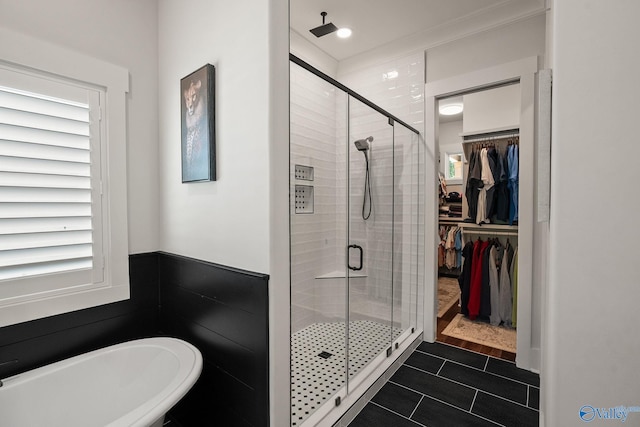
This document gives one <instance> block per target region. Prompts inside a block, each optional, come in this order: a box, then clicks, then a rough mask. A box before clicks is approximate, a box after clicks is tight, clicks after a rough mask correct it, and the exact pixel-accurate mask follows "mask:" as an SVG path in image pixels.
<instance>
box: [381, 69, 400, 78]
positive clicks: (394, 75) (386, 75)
mask: <svg viewBox="0 0 640 427" xmlns="http://www.w3.org/2000/svg"><path fill="white" fill-rule="evenodd" d="M397 78H398V72H397V71H396V70H391V71H389V72H388V73H383V74H382V80H393V79H397Z"/></svg>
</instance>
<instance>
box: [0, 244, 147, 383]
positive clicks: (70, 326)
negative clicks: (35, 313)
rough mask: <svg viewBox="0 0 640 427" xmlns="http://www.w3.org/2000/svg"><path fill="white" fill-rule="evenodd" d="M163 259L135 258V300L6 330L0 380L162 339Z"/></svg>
mask: <svg viewBox="0 0 640 427" xmlns="http://www.w3.org/2000/svg"><path fill="white" fill-rule="evenodd" d="M157 262H158V257H157V254H155V253H148V254H139V255H131V256H130V257H129V276H130V289H131V298H130V299H129V300H127V301H121V302H116V303H113V304H106V305H102V306H98V307H93V308H88V309H85V310H78V311H74V312H71V313H65V314H61V315H57V316H51V317H47V318H44V319H38V320H33V321H30V322H24V323H19V324H17V325H11V326H5V327H3V328H0V362H2V361H6V360H17V362H15V363H11V364H7V365H2V366H0V378H4V377H8V376H11V375H15V374H17V373H20V372H24V371H27V370H30V369H34V368H37V367H39V366H43V365H47V364H49V363H53V362H56V361H58V360H62V359H66V358H68V357H72V356H76V355H78V354H81V353H85V352H87V351H91V350H95V349H97V348H100V347H105V346H108V345H112V344H117V343H119V342H123V341H128V340H132V339H136V338H143V337H148V336H153V335H156V331H157V329H158V328H157V325H158V324H157V313H158V263H157Z"/></svg>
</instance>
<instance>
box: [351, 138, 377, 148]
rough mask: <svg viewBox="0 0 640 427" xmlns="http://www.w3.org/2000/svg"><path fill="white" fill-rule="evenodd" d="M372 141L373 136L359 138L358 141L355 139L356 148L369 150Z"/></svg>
mask: <svg viewBox="0 0 640 427" xmlns="http://www.w3.org/2000/svg"><path fill="white" fill-rule="evenodd" d="M370 142H373V137H372V136H370V137H368V138H364V139H358V140H357V141H354V142H353V143H354V144H355V145H356V148H357V149H358V151H368V150H369V143H370Z"/></svg>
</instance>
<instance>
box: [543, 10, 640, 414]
mask: <svg viewBox="0 0 640 427" xmlns="http://www.w3.org/2000/svg"><path fill="white" fill-rule="evenodd" d="M554 8H555V10H554V23H553V33H554V40H553V64H554V76H553V79H554V81H553V92H554V93H553V108H552V111H553V127H552V141H553V142H552V145H553V146H552V175H551V176H552V188H551V195H552V199H551V242H550V243H551V244H550V250H551V254H550V255H551V256H550V262H551V265H550V281H549V291H548V299H547V301H546V304H547V313H546V318H547V327H546V330H545V335H546V342H545V344H546V345H545V346H544V349H545V351H544V358H543V362H544V365H543V371H542V393H543V396H542V399H543V405H544V406H543V408H544V411H543V418H544V422H545V425H547V426H579V425H583V424H584V423H583V421H582V420H581V419H580V418H579V415H578V411H579V409H580V408H581V407H582V405H592V406H594V407H597V408H609V407H611V406H618V405H625V406H638V405H639V402H640V381H638V372H639V371H640V358H639V357H638V355H640V335H639V334H638V316H637V313H638V301H640V286H638V277H639V274H640V270H639V269H638V249H637V244H638V242H639V241H640V229H639V228H638V227H636V226H635V225H633V220H632V218H634V215H633V214H631V217H630V216H629V215H630V212H635V211H637V208H638V206H639V203H638V200H637V198H635V197H634V196H633V194H634V190H635V188H636V183H637V181H638V177H639V174H638V169H637V168H636V167H627V166H621V167H615V165H616V163H615V162H614V161H613V159H617V158H618V157H617V156H618V155H622V157H620V159H626V162H634V161H635V160H636V159H638V158H640V144H638V143H637V129H636V127H637V125H636V123H637V119H638V113H639V112H640V111H639V108H638V99H640V85H638V81H637V79H638V77H637V76H638V75H639V74H640V57H639V56H638V54H637V51H638V49H637V40H638V39H640V28H639V27H638V25H637V17H638V16H639V15H640V3H638V2H637V1H635V0H616V1H613V2H601V1H595V0H567V1H558V2H555V6H554ZM613 105H615V106H616V108H611V107H612V106H613ZM603 142H605V143H606V146H603V145H602V144H603ZM626 164H628V163H626ZM632 164H633V163H632ZM616 205H617V206H625V207H624V209H611V207H612V206H616ZM630 219H631V221H630ZM618 232H620V233H618ZM618 422H619V421H600V420H598V419H596V420H595V421H594V422H593V423H592V424H593V425H598V426H600V425H602V426H604V425H610V424H612V423H614V424H615V423H618ZM626 424H627V425H638V424H640V414H638V413H632V414H630V415H629V419H628V420H627V421H626Z"/></svg>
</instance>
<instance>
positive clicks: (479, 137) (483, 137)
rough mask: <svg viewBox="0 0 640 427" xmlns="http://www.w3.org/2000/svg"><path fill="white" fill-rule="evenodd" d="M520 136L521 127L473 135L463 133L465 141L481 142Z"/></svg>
mask: <svg viewBox="0 0 640 427" xmlns="http://www.w3.org/2000/svg"><path fill="white" fill-rule="evenodd" d="M518 136H520V129H518V128H516V129H508V130H501V131H496V132H486V133H477V134H472V135H463V136H462V140H463V142H479V141H488V140H491V139H502V138H515V137H518Z"/></svg>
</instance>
